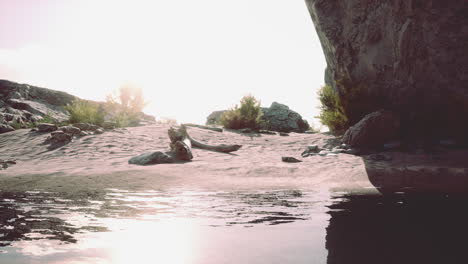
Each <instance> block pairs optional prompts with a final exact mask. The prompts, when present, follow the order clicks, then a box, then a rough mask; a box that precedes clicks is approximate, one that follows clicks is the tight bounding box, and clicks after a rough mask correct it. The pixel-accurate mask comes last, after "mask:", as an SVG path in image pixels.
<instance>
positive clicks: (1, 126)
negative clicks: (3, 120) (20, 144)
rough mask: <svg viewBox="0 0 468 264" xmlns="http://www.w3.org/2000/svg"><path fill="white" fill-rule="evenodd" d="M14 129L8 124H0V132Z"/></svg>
mask: <svg viewBox="0 0 468 264" xmlns="http://www.w3.org/2000/svg"><path fill="white" fill-rule="evenodd" d="M11 131H15V129H14V128H13V127H12V126H10V125H5V124H0V134H2V133H7V132H11Z"/></svg>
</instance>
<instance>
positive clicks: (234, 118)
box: [220, 95, 264, 129]
mask: <svg viewBox="0 0 468 264" xmlns="http://www.w3.org/2000/svg"><path fill="white" fill-rule="evenodd" d="M262 115H263V113H262V109H261V108H260V102H259V101H258V100H257V99H256V98H255V97H253V96H252V95H247V96H244V97H243V98H242V99H241V101H240V106H238V105H236V106H235V107H234V108H233V109H230V110H228V111H226V112H224V113H223V115H222V116H221V119H220V123H221V124H222V125H223V126H224V127H225V128H231V129H241V128H251V129H259V128H261V127H262V125H263V122H264V121H262Z"/></svg>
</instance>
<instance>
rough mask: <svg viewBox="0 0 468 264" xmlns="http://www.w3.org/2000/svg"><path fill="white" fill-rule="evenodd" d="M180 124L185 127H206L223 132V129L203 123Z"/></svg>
mask: <svg viewBox="0 0 468 264" xmlns="http://www.w3.org/2000/svg"><path fill="white" fill-rule="evenodd" d="M182 125H183V126H187V127H197V128H201V129H208V130H211V131H215V132H223V129H222V128H219V127H212V126H203V125H197V124H191V123H186V124H182Z"/></svg>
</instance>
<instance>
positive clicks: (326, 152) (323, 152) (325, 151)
mask: <svg viewBox="0 0 468 264" xmlns="http://www.w3.org/2000/svg"><path fill="white" fill-rule="evenodd" d="M330 153H331V151H329V150H321V151H320V152H319V153H318V154H319V155H320V156H325V155H327V154H330Z"/></svg>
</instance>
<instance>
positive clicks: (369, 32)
mask: <svg viewBox="0 0 468 264" xmlns="http://www.w3.org/2000/svg"><path fill="white" fill-rule="evenodd" d="M306 4H307V6H308V9H309V11H310V14H311V17H312V20H313V22H314V25H315V28H316V31H317V34H318V36H319V39H320V41H321V44H322V48H323V51H324V54H325V58H326V61H327V65H328V66H327V69H326V71H325V82H326V83H327V84H329V85H331V86H332V87H333V88H334V89H335V90H337V91H338V93H339V95H340V96H343V94H344V93H343V91H340V89H341V88H340V86H339V85H337V83H336V81H338V80H344V79H345V80H350V81H351V82H353V83H357V84H359V85H360V86H361V87H365V89H366V92H367V93H368V94H369V95H371V96H370V98H374V100H376V101H378V104H377V105H376V108H386V109H390V110H394V111H396V112H398V113H399V114H401V116H402V119H403V130H402V133H403V134H407V135H411V134H420V133H422V132H427V130H428V129H431V132H430V133H429V134H431V133H432V134H438V136H440V135H439V134H444V133H447V132H450V133H452V134H454V133H455V134H457V133H458V134H464V135H466V132H468V86H467V83H468V82H467V81H468V1H466V0H447V1H439V0H392V1H375V0H346V1H344V0H306ZM434 124H436V125H437V128H436V127H435V126H434ZM442 128H443V129H442Z"/></svg>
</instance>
